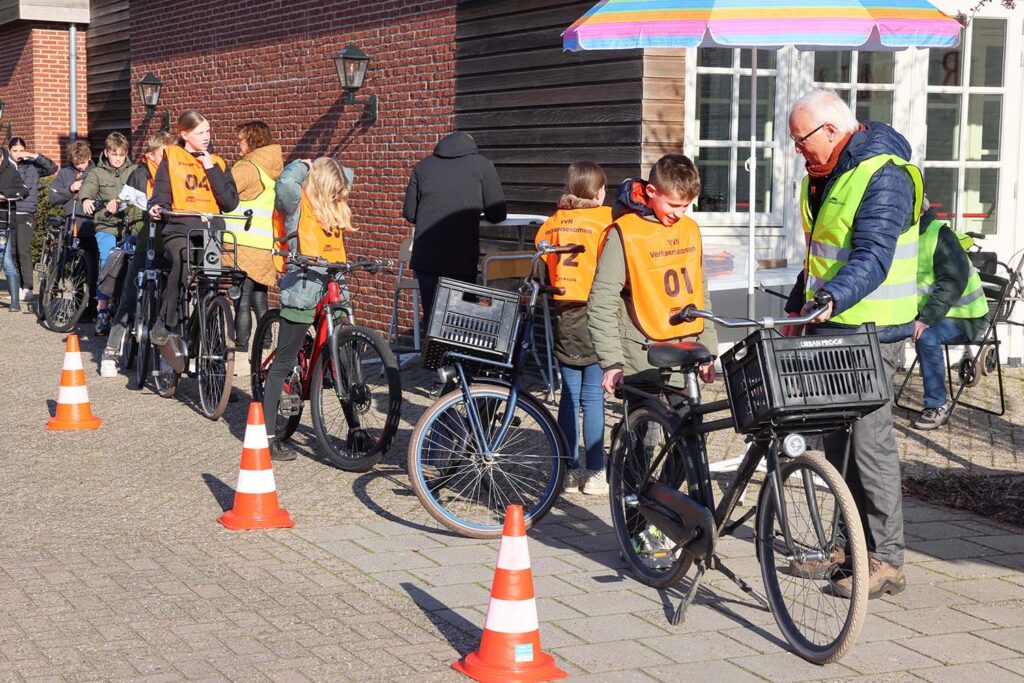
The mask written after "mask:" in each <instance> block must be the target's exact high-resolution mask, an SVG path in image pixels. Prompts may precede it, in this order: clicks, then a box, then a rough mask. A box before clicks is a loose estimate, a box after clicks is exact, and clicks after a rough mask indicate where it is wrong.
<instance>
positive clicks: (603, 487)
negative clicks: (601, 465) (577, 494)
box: [582, 470, 608, 496]
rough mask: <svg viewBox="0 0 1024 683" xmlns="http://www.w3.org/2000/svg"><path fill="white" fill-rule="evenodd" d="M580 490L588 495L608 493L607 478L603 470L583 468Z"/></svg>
mask: <svg viewBox="0 0 1024 683" xmlns="http://www.w3.org/2000/svg"><path fill="white" fill-rule="evenodd" d="M583 473H584V474H583V488H582V491H583V493H585V494H586V495H588V496H602V495H604V494H606V493H608V480H607V479H606V478H605V476H604V470H583Z"/></svg>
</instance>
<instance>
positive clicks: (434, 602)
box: [399, 581, 483, 657]
mask: <svg viewBox="0 0 1024 683" xmlns="http://www.w3.org/2000/svg"><path fill="white" fill-rule="evenodd" d="M399 585H400V586H401V587H402V588H403V589H404V590H405V592H406V593H408V594H409V597H410V598H412V600H413V602H415V603H416V606H417V607H419V608H420V609H421V610H422V611H423V614H424V616H426V617H427V619H429V620H430V623H432V624H433V625H434V628H436V629H437V631H438V633H440V634H441V636H442V637H443V638H444V639H445V640H447V641H448V644H449V645H451V646H452V647H453V648H454V649H455V650H456V651H457V652H458V653H459V656H460V657H465V656H466V655H467V654H469V653H470V652H472V651H473V650H474V649H476V645H477V643H479V642H480V636H481V635H482V634H483V629H482V628H480V627H479V626H477V625H476V624H474V623H472V622H471V621H469V620H468V619H466V618H465V617H463V616H461V615H459V614H456V613H455V612H454V611H452V610H450V609H448V606H447V605H445V604H444V603H443V602H441V601H440V600H438V599H437V598H435V597H434V596H432V595H431V594H430V593H428V592H426V591H425V590H423V589H422V588H418V587H417V586H414V585H413V584H411V583H409V582H405V581H404V582H402V583H400V584H399ZM442 612H443V616H442V614H441V613H442Z"/></svg>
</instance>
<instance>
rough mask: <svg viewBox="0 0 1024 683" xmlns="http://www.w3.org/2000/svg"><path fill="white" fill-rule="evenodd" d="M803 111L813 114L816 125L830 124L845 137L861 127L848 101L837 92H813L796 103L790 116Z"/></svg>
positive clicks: (816, 90) (821, 90)
mask: <svg viewBox="0 0 1024 683" xmlns="http://www.w3.org/2000/svg"><path fill="white" fill-rule="evenodd" d="M801 109H805V110H807V111H808V112H809V113H810V114H811V118H812V119H813V120H814V122H815V124H818V125H820V124H823V123H830V124H832V125H833V126H835V127H836V130H838V131H839V132H840V133H841V134H843V135H845V134H846V133H852V132H853V131H855V130H857V127H858V126H859V125H860V124H859V123H858V122H857V117H856V116H854V114H853V112H852V111H850V107H849V106H848V105H847V104H846V101H845V100H844V99H843V98H842V97H840V96H839V94H838V93H836V91H835V90H828V89H825V88H818V89H815V90H812V91H811V92H809V93H807V94H806V95H804V96H803V97H801V98H800V99H798V100H797V101H796V103H795V104H794V105H793V110H792V113H791V114H790V116H792V114H795V113H796V112H797V111H799V110H801Z"/></svg>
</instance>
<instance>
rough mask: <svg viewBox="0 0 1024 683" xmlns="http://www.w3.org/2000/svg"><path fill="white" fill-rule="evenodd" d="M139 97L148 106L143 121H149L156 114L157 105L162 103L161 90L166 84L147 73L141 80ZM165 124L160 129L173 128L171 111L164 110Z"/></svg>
mask: <svg viewBox="0 0 1024 683" xmlns="http://www.w3.org/2000/svg"><path fill="white" fill-rule="evenodd" d="M138 85H139V99H140V100H142V104H143V105H145V107H146V116H145V117H144V118H143V119H142V120H143V121H149V120H150V119H152V118H153V116H155V115H156V108H157V105H158V104H160V91H161V90H162V89H163V87H164V84H163V83H162V82H161V81H160V79H159V78H157V77H156V76H154V75H153V74H146V75H145V76H143V77H142V78H141V79H140V80H139V84H138ZM163 119H164V120H163V126H161V128H160V130H170V129H171V112H169V111H164V115H163Z"/></svg>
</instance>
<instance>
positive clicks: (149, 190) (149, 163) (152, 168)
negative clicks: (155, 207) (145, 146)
mask: <svg viewBox="0 0 1024 683" xmlns="http://www.w3.org/2000/svg"><path fill="white" fill-rule="evenodd" d="M158 165H159V164H157V163H156V162H155V161H153V160H152V159H150V158H149V157H146V168H147V169H149V177H148V178H146V196H147V197H152V196H153V179H154V178H156V169H157V166H158ZM200 166H202V164H200ZM168 168H169V167H168Z"/></svg>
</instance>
